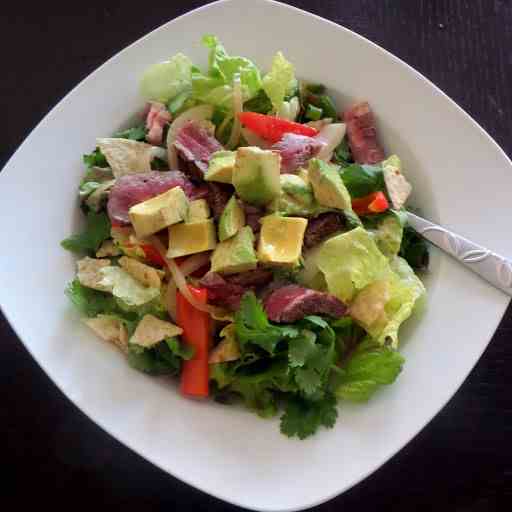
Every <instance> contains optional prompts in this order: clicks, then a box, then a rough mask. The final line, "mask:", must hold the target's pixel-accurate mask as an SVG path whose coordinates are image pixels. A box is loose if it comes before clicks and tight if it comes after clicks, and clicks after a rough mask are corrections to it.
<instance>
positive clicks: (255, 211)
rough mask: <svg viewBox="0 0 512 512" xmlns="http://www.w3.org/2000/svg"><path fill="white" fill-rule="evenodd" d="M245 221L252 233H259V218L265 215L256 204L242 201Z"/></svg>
mask: <svg viewBox="0 0 512 512" xmlns="http://www.w3.org/2000/svg"><path fill="white" fill-rule="evenodd" d="M243 207H244V212H245V222H246V224H247V225H248V226H250V227H251V229H252V231H253V233H254V234H256V233H259V232H260V230H261V224H260V219H261V218H262V217H263V216H264V215H265V212H264V211H263V210H261V209H260V208H258V207H256V206H252V205H250V204H247V203H244V204H243Z"/></svg>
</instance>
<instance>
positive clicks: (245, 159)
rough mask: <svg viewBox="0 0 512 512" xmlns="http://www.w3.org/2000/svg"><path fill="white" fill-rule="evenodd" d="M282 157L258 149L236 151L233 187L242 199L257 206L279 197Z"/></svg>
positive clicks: (248, 148) (247, 148) (275, 153)
mask: <svg viewBox="0 0 512 512" xmlns="http://www.w3.org/2000/svg"><path fill="white" fill-rule="evenodd" d="M280 174H281V155H280V154H279V153H277V152H275V151H270V150H264V149H260V148H258V147H244V148H238V149H237V151H236V161H235V169H234V171H233V185H234V186H235V190H236V192H237V194H238V195H239V196H240V198H241V199H243V200H244V201H246V202H248V203H250V204H254V205H257V206H263V205H265V204H268V203H270V201H272V199H274V198H276V197H278V196H279V193H280V190H281V185H280V181H279V176H280Z"/></svg>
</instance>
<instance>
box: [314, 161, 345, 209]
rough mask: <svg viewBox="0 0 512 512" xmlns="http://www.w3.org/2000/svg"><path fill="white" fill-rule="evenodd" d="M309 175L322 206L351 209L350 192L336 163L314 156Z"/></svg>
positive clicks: (316, 196)
mask: <svg viewBox="0 0 512 512" xmlns="http://www.w3.org/2000/svg"><path fill="white" fill-rule="evenodd" d="M308 176H309V180H310V182H311V185H312V186H313V192H314V194H315V198H316V200H317V201H318V202H319V203H320V204H321V205H322V206H327V207H329V208H337V209H338V210H346V209H351V201H350V194H349V193H348V190H347V187H345V184H344V183H343V181H342V179H341V176H340V173H339V171H338V167H337V166H336V165H332V164H328V163H326V162H324V161H323V160H319V159H318V158H313V159H312V160H310V161H309V167H308Z"/></svg>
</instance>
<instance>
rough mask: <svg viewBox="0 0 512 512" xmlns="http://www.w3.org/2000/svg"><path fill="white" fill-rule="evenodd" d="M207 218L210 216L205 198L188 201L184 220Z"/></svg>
mask: <svg viewBox="0 0 512 512" xmlns="http://www.w3.org/2000/svg"><path fill="white" fill-rule="evenodd" d="M208 218H210V207H209V206H208V203H207V202H206V199H196V200H195V201H190V205H189V208H188V215H187V218H186V220H185V222H188V223H192V222H201V221H202V220H206V219H208Z"/></svg>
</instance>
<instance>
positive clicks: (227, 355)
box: [208, 324, 240, 364]
mask: <svg viewBox="0 0 512 512" xmlns="http://www.w3.org/2000/svg"><path fill="white" fill-rule="evenodd" d="M220 335H221V336H222V340H221V341H220V343H219V344H218V345H217V346H216V347H215V348H214V349H213V350H212V351H211V352H210V357H209V358H208V362H209V363H210V364H217V363H227V362H229V361H236V360H237V359H240V347H239V346H238V341H237V339H236V335H235V324H229V325H226V327H224V329H222V331H221V332H220Z"/></svg>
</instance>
